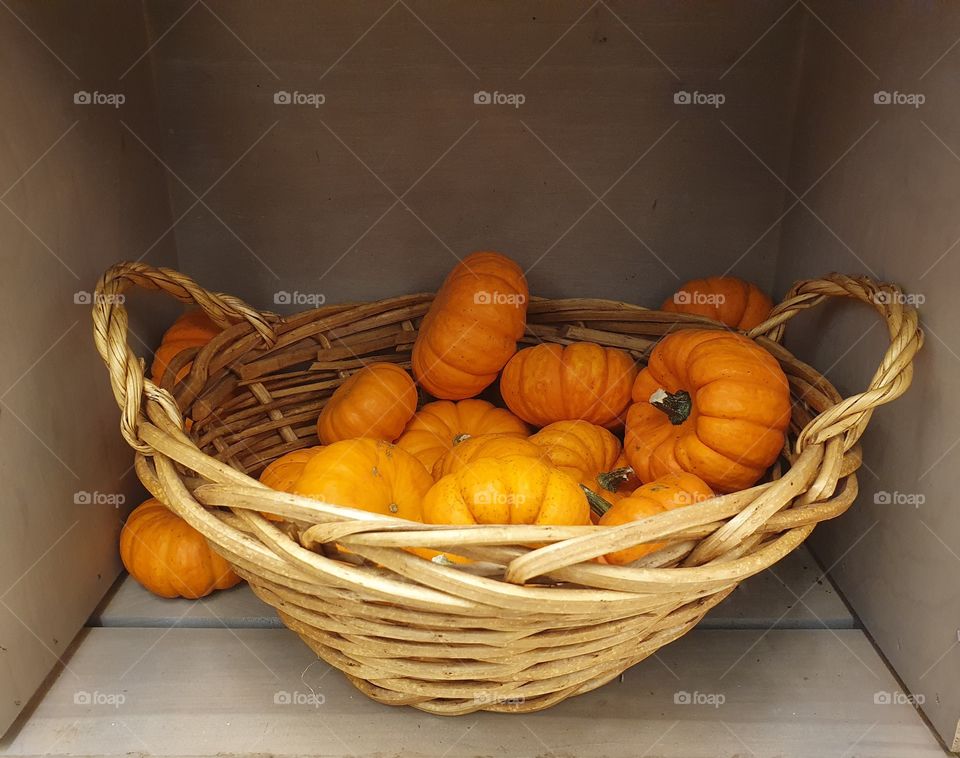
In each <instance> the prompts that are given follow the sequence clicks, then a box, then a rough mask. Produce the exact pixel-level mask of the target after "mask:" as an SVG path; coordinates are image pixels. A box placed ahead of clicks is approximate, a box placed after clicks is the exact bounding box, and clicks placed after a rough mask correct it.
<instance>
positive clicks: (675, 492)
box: [600, 472, 713, 566]
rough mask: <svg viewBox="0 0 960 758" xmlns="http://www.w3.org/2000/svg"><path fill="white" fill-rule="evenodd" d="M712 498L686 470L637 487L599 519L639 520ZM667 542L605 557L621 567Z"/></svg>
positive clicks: (605, 523)
mask: <svg viewBox="0 0 960 758" xmlns="http://www.w3.org/2000/svg"><path fill="white" fill-rule="evenodd" d="M711 497H713V491H712V490H711V489H710V487H708V486H707V484H706V482H704V481H703V480H702V479H700V478H699V477H697V476H694V475H693V474H688V473H686V472H683V473H679V474H667V475H666V476H663V477H661V478H659V479H657V480H655V481H653V482H650V483H649V484H644V485H643V486H642V487H639V488H637V489H636V490H635V491H634V492H633V493H632V494H630V495H629V496H628V497H625V498H623V499H622V500H619V501H618V502H616V503H614V504H613V506H612V507H611V508H610V509H609V510H608V511H607V512H606V513H604V514H603V516H602V517H601V518H600V526H619V525H620V524H628V523H630V522H631V521H640V520H642V519H645V518H647V517H649V516H655V515H656V514H658V513H663V512H664V511H670V510H673V509H674V508H682V507H684V506H687V505H696V504H697V503H702V502H703V501H704V500H709V499H710V498H711ZM665 545H666V543H665V542H649V543H644V544H642V545H637V546H635V547H630V548H627V549H625V550H618V551H616V552H614V553H608V554H607V555H605V556H604V558H605V560H606V562H607V563H613V564H615V565H618V566H623V565H626V564H627V563H633V562H634V561H636V560H638V559H640V558H642V557H643V556H645V555H648V554H650V553H653V552H656V551H657V550H660V549H661V548H662V547H664V546H665Z"/></svg>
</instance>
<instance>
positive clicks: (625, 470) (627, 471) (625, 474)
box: [597, 466, 633, 492]
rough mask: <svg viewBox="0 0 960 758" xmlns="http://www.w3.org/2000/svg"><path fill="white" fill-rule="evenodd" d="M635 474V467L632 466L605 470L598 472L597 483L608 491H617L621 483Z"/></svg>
mask: <svg viewBox="0 0 960 758" xmlns="http://www.w3.org/2000/svg"><path fill="white" fill-rule="evenodd" d="M631 476H633V468H632V467H630V466H621V467H620V468H615V469H613V470H611V471H603V472H601V473H599V474H597V483H598V484H599V485H600V486H601V487H603V488H604V489H605V490H606V491H607V492H616V491H617V490H618V489H620V485H621V484H623V483H624V482H625V481H627V479H629V478H630V477H631Z"/></svg>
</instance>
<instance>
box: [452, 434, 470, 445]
mask: <svg viewBox="0 0 960 758" xmlns="http://www.w3.org/2000/svg"><path fill="white" fill-rule="evenodd" d="M470 436H471V435H469V434H458V435H457V436H456V437H454V438H453V444H454V445H459V444H460V443H461V442H463V441H464V440H468V439H470Z"/></svg>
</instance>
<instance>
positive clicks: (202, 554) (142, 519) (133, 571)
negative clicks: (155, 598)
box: [120, 498, 241, 599]
mask: <svg viewBox="0 0 960 758" xmlns="http://www.w3.org/2000/svg"><path fill="white" fill-rule="evenodd" d="M120 558H121V560H122V561H123V565H124V566H125V567H126V569H127V571H129V572H130V576H132V577H133V578H134V579H136V580H137V581H138V582H139V583H140V584H141V585H142V586H143V587H145V588H146V589H148V590H150V592H152V593H153V594H154V595H159V596H160V597H186V598H191V599H196V598H198V597H204V596H206V595H209V594H210V593H211V592H213V591H214V590H225V589H228V588H229V587H233V586H234V585H235V584H237V583H239V582H240V581H241V579H240V577H239V576H237V575H236V574H235V573H234V572H233V569H231V568H230V564H229V563H227V562H226V561H225V560H224V559H223V558H221V557H220V556H219V555H218V554H217V553H215V552H213V550H211V549H210V545H209V544H207V541H206V539H205V538H204V536H203V535H202V534H200V532H198V531H197V530H196V529H194V528H193V527H192V526H190V524H188V523H187V522H186V521H184V520H183V519H182V518H180V517H179V516H178V515H177V514H175V513H174V512H173V511H171V510H170V509H168V508H167V507H166V506H165V505H164V504H163V503H161V502H160V501H159V500H156V499H154V498H150V499H149V500H147V501H145V502H143V503H141V504H140V505H138V506H137V507H136V508H135V509H134V510H133V511H132V512H131V513H130V515H129V516H127V522H126V524H124V525H123V531H121V532H120Z"/></svg>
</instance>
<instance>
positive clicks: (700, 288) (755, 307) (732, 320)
mask: <svg viewBox="0 0 960 758" xmlns="http://www.w3.org/2000/svg"><path fill="white" fill-rule="evenodd" d="M660 310H664V311H674V312H679V313H692V314H695V315H697V316H706V317H707V318H712V319H713V320H714V321H719V322H720V323H721V324H726V325H727V326H729V327H732V328H734V329H743V330H744V331H746V330H748V329H753V327H755V326H757V325H758V324H762V323H763V322H764V321H765V320H766V318H767V317H768V316H769V315H770V311H772V310H773V301H772V300H771V299H770V298H769V297H767V295H766V293H764V292H763V290H761V289H760V288H759V287H757V285H755V284H751V283H750V282H745V281H743V279H737V277H735V276H711V277H709V278H707V279H692V280H691V281H689V282H687V283H686V284H684V285H683V286H682V287H681V288H680V289H679V290H677V291H676V292H675V293H674V294H673V295H672V296H671V297H668V298H667V299H666V300H665V301H664V303H663V305H662V306H661V307H660Z"/></svg>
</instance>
